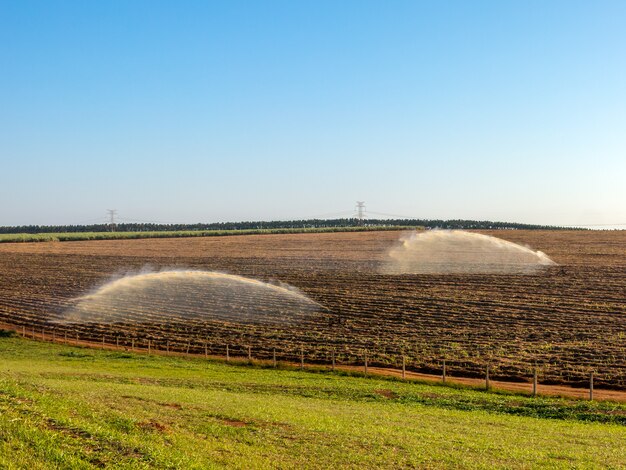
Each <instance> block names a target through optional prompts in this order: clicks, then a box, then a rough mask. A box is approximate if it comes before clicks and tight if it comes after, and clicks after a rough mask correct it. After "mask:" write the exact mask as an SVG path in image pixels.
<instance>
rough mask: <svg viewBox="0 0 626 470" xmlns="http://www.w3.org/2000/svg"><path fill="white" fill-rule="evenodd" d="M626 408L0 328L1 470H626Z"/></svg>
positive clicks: (616, 405)
mask: <svg viewBox="0 0 626 470" xmlns="http://www.w3.org/2000/svg"><path fill="white" fill-rule="evenodd" d="M625 419H626V406H625V405H619V404H615V403H606V402H605V403H596V402H593V403H591V402H585V401H575V400H565V399H549V398H540V399H533V398H529V397H524V396H516V395H511V394H494V393H486V392H481V391H477V390H470V389H463V388H451V387H444V386H438V385H428V384H419V383H407V382H402V381H400V380H391V379H383V378H361V377H354V376H349V375H345V374H332V373H326V372H324V373H323V372H302V371H298V370H289V369H284V370H281V369H278V370H274V369H270V368H262V367H254V366H243V365H230V364H225V363H222V362H216V361H206V360H203V359H183V358H174V357H157V356H146V355H135V354H130V353H125V352H111V351H100V350H89V349H81V348H73V347H66V346H62V345H54V344H48V343H39V342H31V341H28V340H24V339H19V338H11V337H0V468H30V469H39V468H41V469H44V468H45V469H49V468H92V467H103V466H104V467H115V468H224V467H229V468H329V467H335V468H402V467H410V468H415V467H418V468H420V467H425V468H494V467H496V468H542V467H543V468H598V467H605V468H606V467H608V468H626V467H624V463H625V462H626V446H625V445H624V443H625V442H626V425H625Z"/></svg>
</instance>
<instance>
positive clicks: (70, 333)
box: [3, 324, 598, 400]
mask: <svg viewBox="0 0 626 470" xmlns="http://www.w3.org/2000/svg"><path fill="white" fill-rule="evenodd" d="M3 326H4V327H5V328H7V327H8V329H10V330H12V331H14V332H15V333H16V334H17V335H19V336H21V337H23V338H26V339H32V340H39V341H50V342H54V343H60V344H65V345H68V346H79V347H91V348H99V349H108V350H117V351H128V352H136V353H144V354H149V355H150V354H155V355H165V356H177V357H193V358H202V357H204V358H207V359H209V358H211V359H220V360H224V361H232V362H233V363H242V362H244V363H248V364H253V363H254V364H262V365H265V366H269V367H291V368H294V367H295V368H300V369H307V368H308V369H310V368H326V369H328V370H330V371H336V370H343V371H349V372H353V373H360V374H362V375H365V376H367V375H370V374H373V375H386V376H393V377H397V378H399V379H415V378H423V379H431V380H433V379H436V380H438V381H440V382H441V383H444V384H445V383H455V382H457V383H458V381H459V380H461V381H464V382H465V383H471V384H474V385H477V384H478V383H479V382H482V385H481V387H482V388H484V389H485V390H487V391H489V390H491V389H492V385H493V384H492V382H493V381H494V380H496V379H497V380H498V384H499V385H500V386H502V385H503V384H506V383H507V381H506V380H502V378H498V376H497V366H496V365H494V364H492V363H491V362H490V361H485V363H484V364H483V365H482V368H481V369H482V370H481V371H480V372H479V373H474V374H469V375H468V374H462V375H461V374H458V372H459V371H464V367H463V365H464V363H463V361H459V360H455V359H454V358H451V357H442V358H440V359H439V360H437V361H436V363H435V364H431V367H429V368H427V369H426V370H425V369H424V367H423V366H421V364H420V361H418V360H417V358H415V357H413V356H412V355H410V354H399V355H398V354H395V355H389V354H383V355H381V353H379V352H376V351H371V350H367V349H363V350H362V351H360V352H359V353H358V354H355V353H349V352H346V351H342V350H339V349H337V348H335V347H333V346H332V345H327V344H324V345H316V344H311V343H307V344H302V345H300V346H295V345H293V344H290V345H288V346H287V347H277V346H276V345H268V346H266V347H263V346H259V344H258V342H257V343H256V344H255V346H252V344H250V343H245V342H242V343H234V342H226V341H225V342H215V341H208V340H198V339H197V338H188V339H186V340H184V341H181V340H170V339H166V338H160V339H151V338H146V337H135V336H129V335H123V334H118V335H111V334H102V335H101V337H100V338H98V339H97V338H95V337H94V335H93V334H92V333H90V334H85V332H84V331H80V330H78V329H77V330H72V329H71V328H63V329H56V328H46V327H35V326H34V325H33V326H30V327H27V326H26V325H20V326H15V325H6V324H5V325H3ZM416 364H420V366H419V367H416ZM528 370H529V374H528V376H526V377H516V378H515V379H516V381H515V382H513V381H508V383H509V384H511V385H513V384H515V385H517V387H515V389H519V388H520V387H519V385H522V384H525V385H527V386H528V390H526V392H527V393H530V394H531V395H532V396H533V397H534V396H537V395H538V394H539V386H540V380H541V378H542V377H545V370H544V368H543V367H541V366H539V365H537V364H529V367H528ZM465 372H466V371H465ZM494 373H495V374H494ZM452 374H454V377H452ZM597 378H598V375H597V373H596V372H595V371H593V370H591V371H589V373H588V381H587V383H586V387H585V390H586V392H585V395H586V397H587V398H588V399H589V400H593V399H594V388H597V387H595V385H594V382H596V380H597ZM468 381H471V382H468ZM544 384H545V385H555V382H554V381H547V380H546V381H545V382H544ZM544 384H542V385H544ZM561 385H562V384H561ZM498 388H501V387H498ZM505 388H506V387H505ZM578 390H579V391H580V388H579V389H578ZM578 395H580V393H579V394H578Z"/></svg>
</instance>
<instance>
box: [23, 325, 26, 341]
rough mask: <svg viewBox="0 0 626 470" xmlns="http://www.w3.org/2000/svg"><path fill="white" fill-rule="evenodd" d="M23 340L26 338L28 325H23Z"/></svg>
mask: <svg viewBox="0 0 626 470" xmlns="http://www.w3.org/2000/svg"><path fill="white" fill-rule="evenodd" d="M22 338H26V325H22Z"/></svg>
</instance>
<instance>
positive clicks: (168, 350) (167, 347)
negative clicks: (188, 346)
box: [165, 339, 170, 356]
mask: <svg viewBox="0 0 626 470" xmlns="http://www.w3.org/2000/svg"><path fill="white" fill-rule="evenodd" d="M165 348H166V349H165V354H166V355H167V356H169V355H170V340H169V339H168V340H167V343H166V345H165Z"/></svg>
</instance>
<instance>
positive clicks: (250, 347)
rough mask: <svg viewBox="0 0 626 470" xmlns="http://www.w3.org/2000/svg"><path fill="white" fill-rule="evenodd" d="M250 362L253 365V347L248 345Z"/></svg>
mask: <svg viewBox="0 0 626 470" xmlns="http://www.w3.org/2000/svg"><path fill="white" fill-rule="evenodd" d="M248 362H249V363H252V346H250V345H248Z"/></svg>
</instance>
